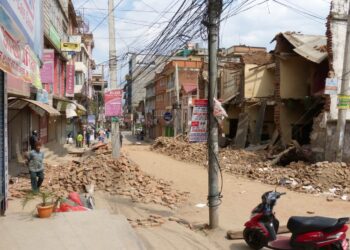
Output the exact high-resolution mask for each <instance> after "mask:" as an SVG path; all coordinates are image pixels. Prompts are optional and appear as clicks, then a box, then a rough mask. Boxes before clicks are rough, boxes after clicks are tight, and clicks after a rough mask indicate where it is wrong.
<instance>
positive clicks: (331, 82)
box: [324, 78, 338, 95]
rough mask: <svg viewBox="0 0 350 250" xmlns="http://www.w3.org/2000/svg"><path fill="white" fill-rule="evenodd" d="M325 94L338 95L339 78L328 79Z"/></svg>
mask: <svg viewBox="0 0 350 250" xmlns="http://www.w3.org/2000/svg"><path fill="white" fill-rule="evenodd" d="M324 93H325V94H326V95H336V94H338V78H327V79H326V86H325V90H324Z"/></svg>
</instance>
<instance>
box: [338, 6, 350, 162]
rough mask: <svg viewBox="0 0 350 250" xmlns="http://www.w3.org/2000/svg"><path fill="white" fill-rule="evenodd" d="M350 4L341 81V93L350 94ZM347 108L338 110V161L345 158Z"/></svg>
mask: <svg viewBox="0 0 350 250" xmlns="http://www.w3.org/2000/svg"><path fill="white" fill-rule="evenodd" d="M349 72H350V6H349V11H348V24H347V31H346V42H345V51H344V63H343V74H342V77H341V78H342V81H341V89H340V95H345V96H349V95H350V75H349ZM347 111H348V110H347V109H339V110H338V122H337V132H336V135H337V152H336V161H338V162H341V161H342V160H343V151H344V134H345V127H346V116H347V113H348V112H347Z"/></svg>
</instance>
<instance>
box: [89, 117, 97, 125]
mask: <svg viewBox="0 0 350 250" xmlns="http://www.w3.org/2000/svg"><path fill="white" fill-rule="evenodd" d="M87 122H88V124H95V123H96V116H95V115H88V117H87Z"/></svg>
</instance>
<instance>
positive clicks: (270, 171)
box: [151, 137, 350, 200]
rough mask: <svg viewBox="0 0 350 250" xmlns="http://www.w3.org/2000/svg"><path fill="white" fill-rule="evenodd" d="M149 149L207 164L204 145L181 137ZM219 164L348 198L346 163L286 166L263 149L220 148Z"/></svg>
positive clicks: (349, 171)
mask: <svg viewBox="0 0 350 250" xmlns="http://www.w3.org/2000/svg"><path fill="white" fill-rule="evenodd" d="M151 149H152V150H154V151H156V152H160V153H163V154H166V155H168V156H171V157H174V158H175V159H177V160H181V161H186V162H192V163H197V164H200V165H203V166H207V145H206V144H205V143H188V142H186V141H184V140H182V139H174V138H165V137H160V138H158V139H157V140H156V141H155V142H154V144H153V145H152V147H151ZM219 160H220V165H221V168H222V169H223V170H224V171H225V172H229V173H232V174H234V175H239V176H244V177H248V178H250V179H254V180H258V181H261V182H263V183H266V184H271V185H276V184H277V183H278V182H279V181H280V180H281V179H285V180H286V186H287V187H288V188H290V189H292V190H295V191H299V192H305V193H314V194H319V193H323V194H325V195H329V196H334V197H341V198H342V199H343V200H350V166H349V165H347V164H346V163H332V162H318V163H315V164H309V163H305V162H300V161H299V162H292V163H290V164H289V165H287V166H284V167H282V166H271V164H270V162H269V160H268V159H267V153H266V152H265V151H255V152H251V151H245V150H234V149H228V148H225V149H220V157H219Z"/></svg>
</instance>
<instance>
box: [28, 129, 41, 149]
mask: <svg viewBox="0 0 350 250" xmlns="http://www.w3.org/2000/svg"><path fill="white" fill-rule="evenodd" d="M38 141H39V136H38V131H36V130H33V132H32V135H31V136H30V138H29V143H30V150H34V149H35V144H36V143H37V142H38Z"/></svg>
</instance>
